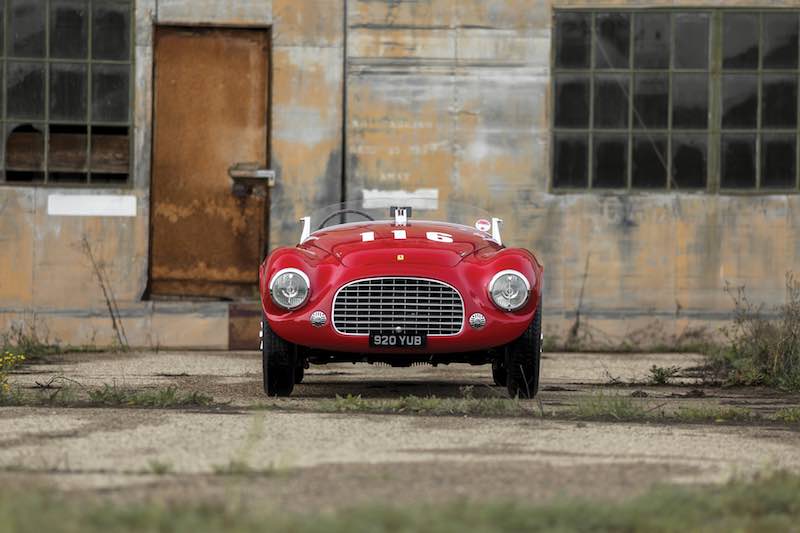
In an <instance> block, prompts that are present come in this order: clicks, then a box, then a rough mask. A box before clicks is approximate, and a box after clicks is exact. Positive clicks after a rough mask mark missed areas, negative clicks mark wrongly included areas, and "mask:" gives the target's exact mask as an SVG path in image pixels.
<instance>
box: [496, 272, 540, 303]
mask: <svg viewBox="0 0 800 533" xmlns="http://www.w3.org/2000/svg"><path fill="white" fill-rule="evenodd" d="M530 292H531V284H530V283H529V282H528V279H527V278H526V277H525V276H523V275H522V274H521V273H519V272H517V271H516V270H503V271H501V272H498V273H497V274H495V275H494V277H493V278H492V280H491V281H490V282H489V296H491V298H492V302H494V305H496V306H497V307H499V308H500V309H502V310H503V311H516V310H517V309H519V308H521V307H522V306H523V305H525V303H526V302H527V301H528V296H529V294H530Z"/></svg>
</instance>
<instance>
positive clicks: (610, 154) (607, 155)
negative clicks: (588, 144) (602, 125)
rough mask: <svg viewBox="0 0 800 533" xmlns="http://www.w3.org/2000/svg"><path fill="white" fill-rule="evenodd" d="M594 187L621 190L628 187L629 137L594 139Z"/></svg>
mask: <svg viewBox="0 0 800 533" xmlns="http://www.w3.org/2000/svg"><path fill="white" fill-rule="evenodd" d="M593 157H594V160H593V169H592V187H595V188H601V189H602V188H606V189H621V188H625V187H627V186H628V136H627V135H596V136H595V137H594V155H593Z"/></svg>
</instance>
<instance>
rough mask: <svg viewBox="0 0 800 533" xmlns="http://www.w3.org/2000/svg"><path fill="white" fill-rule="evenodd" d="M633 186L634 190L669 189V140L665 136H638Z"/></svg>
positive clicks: (635, 141) (634, 149)
mask: <svg viewBox="0 0 800 533" xmlns="http://www.w3.org/2000/svg"><path fill="white" fill-rule="evenodd" d="M632 163H633V164H632V167H631V170H632V172H633V176H632V177H631V178H632V179H631V186H632V187H633V188H634V189H665V188H666V187H667V139H666V137H664V136H663V135H637V136H636V137H634V140H633V161H632Z"/></svg>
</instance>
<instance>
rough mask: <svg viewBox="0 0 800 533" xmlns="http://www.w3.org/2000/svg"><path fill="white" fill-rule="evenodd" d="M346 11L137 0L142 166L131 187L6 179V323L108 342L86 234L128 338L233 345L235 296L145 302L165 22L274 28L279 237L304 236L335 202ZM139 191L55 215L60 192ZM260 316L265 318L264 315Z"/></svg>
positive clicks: (137, 123)
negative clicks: (305, 225)
mask: <svg viewBox="0 0 800 533" xmlns="http://www.w3.org/2000/svg"><path fill="white" fill-rule="evenodd" d="M343 12H344V6H343V4H342V3H341V2H339V1H338V0H274V1H270V0H226V1H225V2H214V1H197V0H138V1H137V3H136V31H135V91H134V94H135V99H134V103H133V109H134V112H133V113H134V132H133V136H134V153H133V157H134V170H133V177H132V187H131V188H126V189H113V190H110V189H107V188H105V189H80V190H75V189H58V188H52V187H48V188H32V187H0V257H2V258H3V260H2V262H0V333H3V332H7V331H9V330H10V329H11V328H12V327H21V326H25V327H26V328H31V327H32V326H34V325H35V327H36V330H37V333H38V334H39V335H41V336H47V337H49V338H50V340H59V341H61V342H63V343H69V344H73V345H80V344H98V345H103V344H111V343H112V342H114V337H115V335H114V332H113V330H112V328H111V320H110V317H109V313H108V311H107V306H106V300H105V298H104V296H103V293H102V290H101V287H100V285H99V283H98V281H97V279H96V276H95V273H94V270H93V268H92V266H91V262H90V260H89V258H88V256H87V254H86V253H85V251H84V246H83V242H84V240H85V242H87V243H89V245H90V247H91V249H92V251H93V253H94V254H95V256H96V260H97V262H98V263H99V264H100V266H101V267H102V268H103V271H104V273H105V275H106V277H107V286H108V288H109V289H110V291H111V292H112V293H113V296H114V298H115V300H116V302H117V305H118V307H119V312H120V316H121V318H122V322H123V325H124V328H125V330H126V333H127V337H128V340H129V342H130V344H131V345H135V346H165V347H166V346H195V347H208V348H227V347H228V345H229V339H228V332H229V304H228V303H226V302H197V303H191V302H158V301H143V300H142V296H143V294H144V293H145V290H146V287H147V272H148V235H149V218H150V212H149V207H150V203H149V183H150V168H151V160H150V154H151V144H152V122H153V116H152V115H153V105H152V104H153V98H152V92H153V79H152V73H153V30H154V26H155V25H156V24H170V25H184V24H185V25H198V26H202V25H208V26H215V25H224V26H247V27H264V28H270V31H271V35H272V41H273V48H272V73H271V74H272V81H271V83H272V93H271V95H270V96H271V100H272V106H273V107H272V113H271V117H272V126H271V127H272V131H273V132H274V134H273V135H272V136H271V139H270V141H271V146H270V148H271V156H272V164H273V167H274V168H276V169H277V170H278V179H277V182H278V186H277V187H276V189H275V190H274V191H273V194H272V203H273V206H272V211H273V218H272V220H273V221H275V222H276V223H275V224H273V231H272V235H271V242H272V244H273V246H274V245H279V244H288V243H292V242H293V241H295V240H296V238H297V235H298V234H299V227H298V225H297V223H296V219H297V218H299V217H300V216H301V215H302V214H303V213H305V212H307V211H308V210H310V209H313V208H314V206H315V205H319V204H326V203H331V202H334V201H338V199H339V195H340V192H339V191H340V188H339V185H340V183H341V137H342V128H341V124H342V118H341V110H342V103H341V102H342V94H343V93H342V78H343V71H342V62H343V59H342V57H343V48H342V43H343V37H342V34H343V31H342V28H343V20H344V19H343ZM70 193H80V194H126V195H127V194H130V195H134V196H136V199H137V215H136V216H135V217H130V218H128V217H55V216H49V215H48V214H47V198H48V196H49V195H51V194H70ZM256 325H257V322H256Z"/></svg>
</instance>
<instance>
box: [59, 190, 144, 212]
mask: <svg viewBox="0 0 800 533" xmlns="http://www.w3.org/2000/svg"><path fill="white" fill-rule="evenodd" d="M47 214H48V215H51V216H62V217H135V216H136V197H135V196H133V195H129V194H51V195H50V196H48V197H47Z"/></svg>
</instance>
